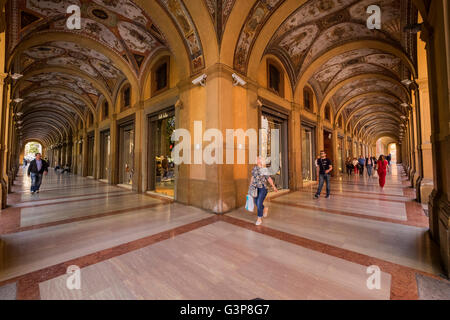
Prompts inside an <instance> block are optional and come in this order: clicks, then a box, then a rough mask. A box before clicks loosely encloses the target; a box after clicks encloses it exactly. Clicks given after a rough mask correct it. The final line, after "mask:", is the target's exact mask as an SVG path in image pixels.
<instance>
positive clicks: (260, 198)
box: [255, 187, 267, 218]
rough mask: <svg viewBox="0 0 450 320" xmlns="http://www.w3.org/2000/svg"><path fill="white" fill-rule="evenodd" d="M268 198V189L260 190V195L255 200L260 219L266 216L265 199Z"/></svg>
mask: <svg viewBox="0 0 450 320" xmlns="http://www.w3.org/2000/svg"><path fill="white" fill-rule="evenodd" d="M266 196H267V189H266V188H265V187H262V188H258V195H257V196H256V198H255V205H256V207H257V208H258V218H262V217H263V215H264V199H265V198H266Z"/></svg>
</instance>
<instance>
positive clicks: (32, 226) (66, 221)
mask: <svg viewBox="0 0 450 320" xmlns="http://www.w3.org/2000/svg"><path fill="white" fill-rule="evenodd" d="M167 204H168V203H153V204H148V205H145V206H139V207H134V208H131V209H122V210H115V211H109V212H103V213H99V214H93V215H89V216H81V217H76V218H71V219H64V220H59V221H53V222H48V223H42V224H36V225H31V226H28V227H20V228H18V229H16V230H14V233H16V232H24V231H30V230H36V229H42V228H48V227H54V226H58V225H62V224H68V223H73V222H80V221H86V220H92V219H98V218H103V217H108V216H114V215H119V214H127V213H132V212H134V211H136V210H143V209H150V208H156V207H159V206H165V205H167ZM8 233H12V232H8ZM8 233H4V234H8Z"/></svg>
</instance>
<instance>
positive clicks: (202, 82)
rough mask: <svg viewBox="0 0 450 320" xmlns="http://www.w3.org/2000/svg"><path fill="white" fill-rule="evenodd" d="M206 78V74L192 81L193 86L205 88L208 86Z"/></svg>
mask: <svg viewBox="0 0 450 320" xmlns="http://www.w3.org/2000/svg"><path fill="white" fill-rule="evenodd" d="M206 78H208V76H207V75H206V74H202V75H201V76H200V77H198V78H195V79H194V80H192V84H194V85H196V86H197V85H201V86H202V87H204V86H205V85H206Z"/></svg>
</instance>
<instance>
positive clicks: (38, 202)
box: [11, 191, 132, 209]
mask: <svg viewBox="0 0 450 320" xmlns="http://www.w3.org/2000/svg"><path fill="white" fill-rule="evenodd" d="M130 194H132V193H131V192H120V191H118V192H109V193H96V194H91V195H88V196H69V197H64V198H53V199H46V200H36V201H35V202H32V201H26V202H22V203H21V204H17V205H13V206H11V207H12V208H21V209H26V208H37V207H44V206H51V205H57V204H68V203H71V202H80V201H84V200H100V199H107V198H113V197H114V198H118V197H123V196H127V195H130Z"/></svg>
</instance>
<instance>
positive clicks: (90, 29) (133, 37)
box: [7, 0, 417, 127]
mask: <svg viewBox="0 0 450 320" xmlns="http://www.w3.org/2000/svg"><path fill="white" fill-rule="evenodd" d="M152 1H155V2H156V3H158V5H159V6H160V7H161V8H162V9H163V10H164V12H165V13H164V14H167V18H168V21H169V23H170V22H171V23H173V25H174V27H175V28H176V30H177V31H178V33H179V34H180V38H181V39H182V41H183V44H184V46H185V48H186V52H187V54H188V56H189V59H190V62H191V70H190V71H191V74H197V73H199V72H201V71H202V70H203V69H204V68H205V56H204V51H203V46H202V43H201V40H200V37H199V33H198V30H199V29H198V28H201V27H202V26H203V24H202V22H201V21H194V20H193V16H191V13H190V12H189V10H188V7H187V6H186V4H187V1H189V0H152ZM242 1H244V0H242ZM251 1H252V2H251V3H252V6H251V8H250V9H248V12H246V13H245V14H246V18H245V19H244V21H243V22H242V25H240V26H238V28H237V30H239V34H238V35H237V39H238V40H237V42H236V43H235V44H232V45H233V46H235V48H234V60H233V67H234V69H235V70H236V71H237V72H239V73H242V74H246V72H247V67H248V63H249V59H250V56H251V53H252V49H253V47H254V45H255V42H256V41H257V40H258V37H259V36H260V32H261V30H263V28H264V27H265V26H266V24H268V23H270V21H271V20H270V19H271V17H273V16H274V14H275V16H276V17H279V15H277V14H278V13H281V14H283V16H284V17H285V20H284V21H283V22H282V23H281V24H280V25H276V26H271V27H272V29H273V30H274V32H273V35H272V36H271V37H270V38H267V39H262V40H263V41H266V42H267V43H266V48H265V52H264V53H265V54H273V55H275V56H276V57H278V58H279V59H280V61H281V62H282V63H283V65H284V67H285V69H286V70H287V73H288V77H289V79H290V84H291V87H292V88H293V90H294V89H295V88H296V85H297V83H299V79H301V80H302V83H308V84H309V85H310V86H311V87H312V88H313V90H314V92H315V94H316V97H317V101H318V103H319V105H322V103H323V99H324V98H325V97H328V98H330V99H329V100H328V101H327V102H328V103H329V105H330V106H331V107H332V109H333V110H334V112H337V111H338V110H340V111H342V115H343V116H344V118H345V119H344V120H346V118H347V117H349V116H350V115H352V114H354V115H355V116H354V117H353V119H352V120H351V123H352V125H354V124H355V123H356V122H357V121H358V119H360V118H361V117H363V116H365V115H367V114H369V113H370V111H371V110H370V109H368V108H366V109H364V108H365V107H367V106H378V107H377V108H378V109H379V110H384V111H386V112H388V110H390V112H391V113H395V112H397V113H398V114H400V115H401V114H402V113H401V112H403V111H402V108H401V107H400V106H399V105H400V104H401V103H402V102H408V101H409V99H410V97H409V96H408V93H407V91H406V90H405V87H404V86H403V85H402V84H401V81H402V80H403V79H406V78H408V79H409V78H410V76H411V74H410V71H409V64H406V63H405V59H404V57H403V59H400V58H399V57H398V56H394V54H393V52H395V51H393V50H388V49H386V48H387V47H388V46H389V47H392V48H395V49H396V50H400V51H401V52H403V53H404V56H405V57H409V58H410V59H411V62H412V63H411V64H412V65H414V56H415V54H414V49H412V48H414V41H415V40H414V36H411V34H408V33H405V32H402V30H403V28H404V27H405V25H406V24H409V23H411V21H415V20H414V19H416V18H417V11H414V10H411V6H412V4H411V0H376V1H373V0H307V1H299V5H298V7H297V8H295V9H293V10H292V12H284V11H285V10H286V8H287V7H288V6H291V4H292V2H288V1H287V0H251ZM199 3H200V2H199ZM236 3H237V1H236V0H203V2H201V3H200V5H202V8H201V10H204V13H205V14H206V12H208V14H209V15H210V17H211V20H212V22H213V26H214V32H215V33H216V37H217V41H218V43H219V46H220V45H221V44H222V38H223V34H224V32H225V29H226V26H227V24H229V23H234V21H230V17H231V16H232V15H231V13H232V10H235V8H236V6H235V4H236ZM300 3H302V5H300ZM72 4H75V5H78V6H80V8H81V16H82V20H81V22H82V26H81V27H82V28H81V30H69V29H68V28H67V26H66V21H67V16H68V14H67V13H66V8H67V7H68V6H69V5H72ZM373 4H376V5H378V6H380V7H381V11H382V28H381V30H370V29H368V28H367V26H366V20H367V18H368V14H367V13H366V9H367V7H368V6H369V5H373ZM189 5H190V3H189ZM189 8H190V7H189ZM7 10H8V17H7V19H8V23H7V25H8V28H9V29H8V43H7V45H8V52H9V53H15V60H14V61H13V68H14V72H19V73H23V74H24V77H23V78H22V79H21V80H19V81H18V82H17V83H16V88H17V90H16V91H15V92H17V94H18V95H19V96H20V97H21V98H24V99H25V101H24V102H23V103H22V108H23V109H24V110H31V109H32V107H38V106H39V103H42V106H45V107H49V106H50V105H57V107H58V108H59V109H58V110H61V112H63V113H64V114H65V115H67V116H68V117H69V118H75V119H76V121H78V120H79V117H80V118H83V117H85V116H86V115H87V114H88V112H90V111H89V110H92V108H95V107H96V106H98V105H99V102H100V101H102V100H103V97H102V96H103V95H104V94H106V95H107V96H109V97H110V98H111V99H114V95H115V93H116V92H117V88H118V87H119V85H120V84H121V83H123V81H125V80H126V75H130V74H131V75H133V76H134V77H136V79H137V80H138V81H139V80H142V77H143V70H145V69H146V66H148V63H149V62H150V61H151V59H152V57H154V55H155V54H156V53H157V52H158V51H159V50H160V49H167V50H169V51H170V48H169V46H168V44H167V41H166V38H165V36H164V35H163V34H162V32H161V31H160V29H159V28H158V26H156V25H155V24H154V23H153V21H152V19H151V17H150V15H151V13H149V12H145V11H144V10H142V9H141V8H140V7H139V6H138V5H136V4H135V2H134V1H133V0H14V1H12V0H10V1H8V5H7ZM414 14H416V16H414ZM207 22H208V21H207ZM208 25H210V24H209V22H208ZM211 31H212V30H211ZM47 33H48V34H50V33H51V35H52V37H49V38H48V39H45V40H42V41H40V42H39V43H33V45H32V46H30V47H27V48H25V49H24V50H23V51H21V52H19V53H16V52H15V51H14V49H15V48H17V46H18V45H19V44H20V43H21V42H23V41H26V40H28V39H31V38H32V37H36V36H38V35H41V36H44V37H45V35H46V34H47ZM54 35H58V36H57V37H55V36H54ZM61 35H62V36H61ZM44 37H42V38H44ZM362 40H377V41H378V42H379V43H383V44H385V45H386V46H385V47H384V48H383V46H378V47H377V48H378V49H371V48H367V47H364V48H363V47H361V48H360V49H355V47H353V49H348V50H350V51H345V50H336V52H338V53H336V54H335V55H334V56H331V57H329V59H328V61H321V63H320V65H319V66H318V67H317V69H315V70H310V69H312V68H311V66H315V64H313V63H314V61H316V60H317V59H318V58H319V57H323V55H324V53H326V52H328V51H330V50H332V49H336V48H339V47H340V46H342V45H344V44H347V43H350V42H356V41H362ZM227 45H228V44H227ZM230 45H231V44H230ZM381 48H383V49H381ZM322 62H323V63H322ZM119 66H121V68H122V69H121V70H119ZM306 70H308V72H307V73H305V71H306ZM305 74H307V75H308V78H309V79H303V76H304V75H305ZM387 78H389V79H387ZM388 80H391V81H388ZM344 81H345V83H346V84H345V85H344V86H342V84H343V82H344ZM350 81H351V82H350ZM337 87H339V88H340V89H339V90H333V89H334V88H337ZM56 88H59V89H60V90H59V91H58V90H56ZM335 91H336V92H335ZM330 92H333V96H332V97H330V94H329V93H330ZM355 97H358V99H356V100H354V101H353V100H352V99H354V98H355ZM50 100H52V101H53V104H48V103H49V102H48V101H50ZM348 101H352V102H351V103H350V104H348V105H347V106H346V107H345V109H344V110H342V109H341V108H342V106H343V105H344V104H346V103H347V102H348ZM71 108H72V109H71ZM359 110H361V112H359ZM395 110H397V111H395ZM372 111H373V110H372ZM332 118H333V119H334V118H336V117H332ZM359 126H361V127H364V126H365V122H362V123H360V124H359Z"/></svg>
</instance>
